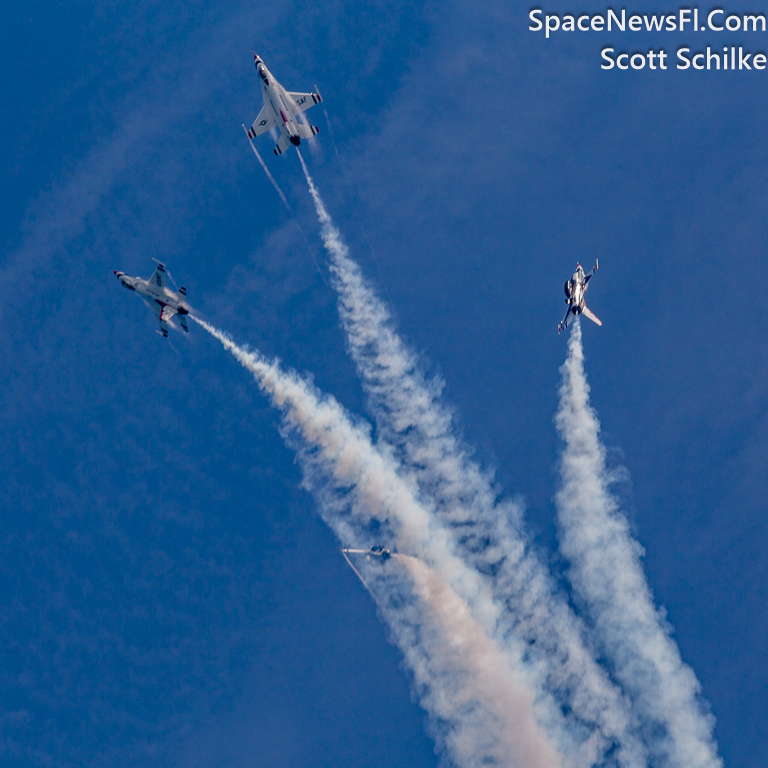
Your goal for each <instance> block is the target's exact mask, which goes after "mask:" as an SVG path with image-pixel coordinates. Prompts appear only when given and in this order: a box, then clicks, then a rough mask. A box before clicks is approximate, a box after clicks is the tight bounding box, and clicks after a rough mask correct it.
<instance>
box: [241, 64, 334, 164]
mask: <svg viewBox="0 0 768 768" xmlns="http://www.w3.org/2000/svg"><path fill="white" fill-rule="evenodd" d="M253 62H254V64H255V65H256V72H258V74H259V79H260V81H261V95H262V96H263V97H264V106H263V107H262V109H261V112H259V114H258V115H257V116H256V119H255V120H254V121H253V125H252V126H251V127H250V128H249V129H248V131H247V133H248V138H249V139H255V138H256V137H257V136H261V134H262V133H266V132H267V131H268V130H270V129H271V128H277V129H278V130H279V131H280V138H279V139H278V142H277V144H276V145H275V154H276V155H282V154H283V152H285V150H286V149H288V148H289V147H290V146H291V144H293V145H294V146H296V147H298V146H299V144H301V140H302V139H309V138H312V136H316V135H317V133H318V131H319V130H320V129H319V128H318V127H317V126H316V125H307V124H306V123H304V122H302V121H301V120H299V119H298V115H300V114H301V113H302V112H306V111H307V110H308V109H309V108H310V107H313V106H314V105H315V104H317V103H319V102H321V101H322V100H323V99H322V97H321V96H320V94H319V93H294V92H293V91H286V90H285V88H283V86H282V85H280V83H278V82H277V80H275V78H274V75H273V74H272V73H271V72H270V71H269V70H268V69H267V67H266V65H265V64H264V62H263V61H262V60H261V57H260V56H258V55H257V54H255V53H254V54H253ZM315 87H317V86H315Z"/></svg>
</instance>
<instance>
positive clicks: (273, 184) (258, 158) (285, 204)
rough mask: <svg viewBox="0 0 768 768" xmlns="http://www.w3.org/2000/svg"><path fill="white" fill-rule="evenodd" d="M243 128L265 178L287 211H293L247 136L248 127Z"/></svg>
mask: <svg viewBox="0 0 768 768" xmlns="http://www.w3.org/2000/svg"><path fill="white" fill-rule="evenodd" d="M243 130H244V131H245V135H246V136H247V137H248V143H249V144H250V145H251V149H252V150H253V154H254V155H256V159H257V160H258V161H259V164H260V165H261V167H262V168H263V169H264V173H266V174H267V178H268V179H269V180H270V182H272V186H273V187H274V188H275V190H276V191H277V194H278V195H280V199H281V200H282V201H283V205H284V206H285V207H286V208H287V209H288V213H291V214H292V213H293V209H292V208H291V206H290V203H289V202H288V198H287V197H286V196H285V195H284V194H283V190H282V189H280V186H279V185H278V183H277V182H276V181H275V177H274V176H273V175H272V174H271V173H270V172H269V168H267V164H266V163H265V162H264V160H262V158H261V155H260V154H259V150H258V149H256V147H255V146H254V144H253V141H252V140H251V137H250V136H248V129H247V128H246V127H245V126H243Z"/></svg>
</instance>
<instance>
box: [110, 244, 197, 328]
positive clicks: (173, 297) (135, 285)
mask: <svg viewBox="0 0 768 768" xmlns="http://www.w3.org/2000/svg"><path fill="white" fill-rule="evenodd" d="M155 261H157V259H155ZM112 271H113V272H114V274H115V277H117V279H118V280H119V281H120V283H121V284H122V285H124V286H125V287H126V288H127V289H128V290H129V291H136V293H138V294H139V296H141V298H142V299H144V301H145V302H146V303H147V304H148V305H149V306H150V307H151V308H152V309H153V310H154V311H155V315H157V322H158V323H160V330H159V331H158V333H159V334H162V335H163V336H164V337H165V338H166V339H167V338H168V322H169V321H170V319H171V318H172V317H173V316H174V315H178V316H179V323H180V324H181V327H182V328H183V329H184V330H185V331H187V332H188V331H189V326H188V325H187V317H186V316H187V315H188V314H189V307H188V306H187V303H186V300H187V289H186V288H185V287H184V286H183V285H182V286H181V288H179V292H178V293H174V292H173V291H172V290H170V289H169V288H167V287H166V285H165V264H161V263H160V262H159V261H158V262H157V269H155V271H154V272H153V273H152V277H150V278H149V280H143V279H142V278H140V277H129V276H128V275H126V274H125V272H118V270H116V269H113V270H112Z"/></svg>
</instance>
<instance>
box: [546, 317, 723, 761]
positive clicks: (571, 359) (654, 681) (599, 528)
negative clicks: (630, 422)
mask: <svg viewBox="0 0 768 768" xmlns="http://www.w3.org/2000/svg"><path fill="white" fill-rule="evenodd" d="M560 372H561V374H562V377H563V381H562V385H561V387H560V407H559V409H558V412H557V416H556V418H555V422H556V425H557V429H558V431H559V433H560V435H561V437H562V439H563V441H564V442H565V449H564V451H563V455H562V459H561V463H560V472H561V478H562V487H561V489H560V491H559V492H558V493H557V497H556V502H557V508H558V517H559V524H560V539H561V550H562V552H563V554H564V555H565V557H567V558H568V560H570V563H571V567H570V571H569V578H570V580H571V583H572V585H573V588H574V592H575V594H576V596H577V598H578V599H579V600H580V601H581V602H582V603H583V605H584V606H585V607H586V608H587V610H588V611H589V613H590V615H591V616H592V619H593V621H594V623H595V628H596V632H597V635H598V638H599V641H600V645H601V651H602V652H603V653H604V654H605V656H606V657H607V658H608V659H609V662H610V664H611V666H612V669H613V671H614V674H615V676H616V678H617V679H618V680H619V681H620V682H621V684H622V685H623V686H624V688H625V690H626V691H627V692H628V693H629V695H630V697H631V699H632V701H633V704H634V707H635V709H636V711H637V712H638V713H639V715H640V717H641V719H642V723H643V726H644V731H645V734H646V739H647V741H648V742H649V743H650V744H651V748H652V758H654V760H661V761H663V764H664V765H669V766H675V768H720V766H722V761H721V760H720V758H719V757H718V755H717V746H716V744H715V742H714V739H713V736H712V728H713V725H714V720H713V718H712V717H711V715H709V714H708V713H707V712H706V709H705V704H704V702H703V701H702V699H701V686H700V685H699V682H698V680H697V679H696V676H695V675H694V673H693V671H692V670H691V668H690V667H688V666H687V665H686V664H685V663H683V660H682V659H681V657H680V652H679V650H678V648H677V645H676V643H675V642H674V641H673V640H672V638H671V636H670V633H671V628H670V627H669V625H668V624H667V623H666V621H665V620H664V617H663V614H662V613H661V612H660V611H659V610H658V609H657V608H656V606H655V605H654V602H653V595H652V594H651V590H650V588H649V586H648V583H647V582H646V579H645V575H644V573H643V568H642V564H641V562H640V558H641V556H642V548H641V547H640V545H639V544H638V543H637V541H635V539H634V538H633V537H632V534H631V532H630V528H629V523H628V522H627V519H626V517H625V516H624V514H623V513H622V511H621V509H620V508H619V505H618V503H617V502H616V499H615V498H614V496H613V495H612V494H611V493H610V491H609V484H610V478H609V475H608V472H607V470H606V465H605V448H604V447H603V445H602V443H601V442H600V438H599V433H600V422H599V421H598V419H597V416H596V414H595V412H594V410H593V409H592V407H591V406H590V404H589V384H588V383H587V377H586V374H585V372H584V351H583V348H582V343H581V324H580V322H579V321H578V320H577V321H576V322H575V323H574V325H573V330H572V331H571V336H570V339H569V343H568V358H567V359H566V361H565V364H564V365H563V366H562V368H561V369H560ZM654 764H656V763H654ZM659 764H662V763H661V762H660V763H659Z"/></svg>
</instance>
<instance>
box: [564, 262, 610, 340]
mask: <svg viewBox="0 0 768 768" xmlns="http://www.w3.org/2000/svg"><path fill="white" fill-rule="evenodd" d="M595 272H597V259H595V266H594V267H592V271H591V272H590V273H589V274H588V275H585V274H584V267H582V266H581V264H579V263H577V264H576V271H575V272H574V273H573V277H571V279H570V280H566V281H565V297H566V298H565V303H566V304H567V305H568V309H566V310H565V317H564V318H563V320H562V322H561V323H560V325H558V326H557V332H558V333H560V331H564V330H565V329H566V328H567V327H568V326H569V325H570V324H571V320H573V318H574V317H576V315H584V317H588V318H589V319H590V320H591V321H592V322H593V323H597V324H598V325H602V324H603V323H602V322H601V321H600V319H599V318H598V317H596V316H595V315H594V314H593V313H592V311H591V310H590V309H589V307H588V306H587V305H586V304H585V303H584V294H585V293H586V292H587V287H588V283H589V280H590V278H591V277H592V275H594V274H595Z"/></svg>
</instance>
